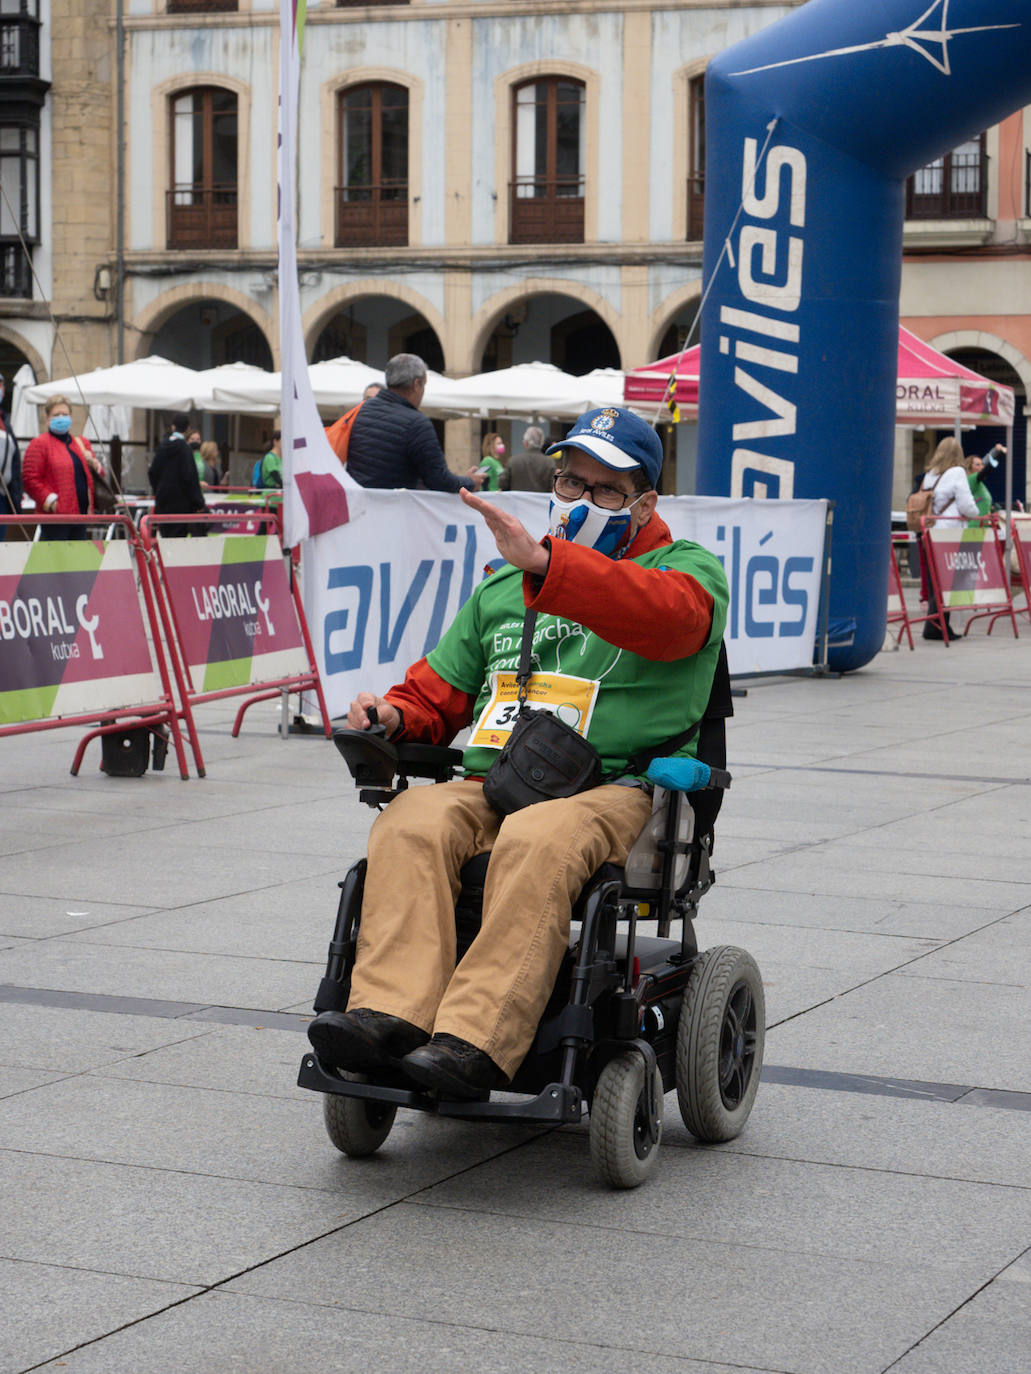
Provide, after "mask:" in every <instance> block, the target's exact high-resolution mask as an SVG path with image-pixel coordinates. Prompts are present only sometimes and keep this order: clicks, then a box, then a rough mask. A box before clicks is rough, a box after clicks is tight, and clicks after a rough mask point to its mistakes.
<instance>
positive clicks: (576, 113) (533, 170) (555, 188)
mask: <svg viewBox="0 0 1031 1374" xmlns="http://www.w3.org/2000/svg"><path fill="white" fill-rule="evenodd" d="M513 102H514V110H513V119H512V139H513V147H512V165H513V171H514V176H513V180H512V183H511V185H510V187H509V206H510V215H511V220H510V225H509V242H511V243H583V241H584V161H585V159H584V144H585V138H586V120H585V119H584V84H583V82H582V81H573V80H571V79H570V78H568V77H564V76H548V77H544V78H542V79H540V80H537V81H528V82H526V83H525V84H524V85H522V86H517V87H516V88H515V91H514V92H513Z"/></svg>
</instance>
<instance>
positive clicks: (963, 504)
mask: <svg viewBox="0 0 1031 1374" xmlns="http://www.w3.org/2000/svg"><path fill="white" fill-rule="evenodd" d="M920 490H921V491H924V492H931V493H932V496H931V510H932V512H933V514H934V515H935V517H937V516H939V515H944V516H957V515H961V516H963V517H964V518H965V519H967V520H972V519H975V518H976V517H977V515H978V514H979V512H978V509H977V502H976V501H975V500H974V498H973V496H972V495H971V494H970V483H969V482H968V480H967V467H966V458H965V457H964V456H963V446H962V445H961V444H960V442H959V440H958V439H956V438H955V437H954V436H953V435H951V434H950V435H949V436H948V437H947V438H945V439H943V440H942V441H941V443H940V444H939V445H938V447H937V448H936V449H935V450H934V456H933V457H932V459H931V461H930V463H929V464H928V465H927V471H926V472H925V473H924V478H923V481H922V482H921V484H920ZM919 549H920V600H921V601H926V602H927V614H928V616H929V617H930V616H936V615H937V613H938V600H937V598H936V596H935V594H934V584H933V583H932V581H931V576H930V572H929V570H928V567H927V555H926V554H925V552H924V543H923V540H922V539H921V540H920V543H919ZM923 637H924V639H934V640H941V641H945V640H948V641H949V642H950V643H955V641H956V640H957V639H958V638H959V636H958V635H957V634H955V633H954V632H953V629H952V624H951V622H950V620H949V613H948V611H946V612H945V633H944V634H942V632H941V629H940V628H939V626H938V625H937V623H936V622H935V621H934V620H931V619H928V620H925V621H924V628H923Z"/></svg>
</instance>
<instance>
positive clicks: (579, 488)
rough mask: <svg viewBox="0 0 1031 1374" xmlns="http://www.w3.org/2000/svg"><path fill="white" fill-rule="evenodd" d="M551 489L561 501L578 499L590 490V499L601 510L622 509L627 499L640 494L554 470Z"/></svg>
mask: <svg viewBox="0 0 1031 1374" xmlns="http://www.w3.org/2000/svg"><path fill="white" fill-rule="evenodd" d="M551 489H552V491H553V492H554V493H555V495H556V496H560V497H561V498H562V500H563V501H579V499H580V497H581V496H583V494H584V492H585V491H587V492H590V494H591V500H592V501H593V502H594V504H595V505H596V506H600V507H601V508H602V510H622V509H623V507H624V506H625V505H626V504H627V502H628V501H629V502H630V503H631V504H632V503H633V502H634V501H635V500H636V499H637V498H638V497H639V496H640V495H641V494H642V493H641V492H636V491H623V490H622V489H621V488H619V487H611V486H609V485H608V484H607V483H605V482H585V481H583V480H582V479H581V478H579V477H574V476H573V475H572V473H569V472H556V474H555V477H554V479H553V481H552V484H551Z"/></svg>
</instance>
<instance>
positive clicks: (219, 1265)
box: [0, 1152, 379, 1287]
mask: <svg viewBox="0 0 1031 1374" xmlns="http://www.w3.org/2000/svg"><path fill="white" fill-rule="evenodd" d="M0 1168H2V1171H3V1176H4V1180H5V1184H6V1186H7V1188H8V1190H9V1191H8V1197H9V1198H10V1199H11V1201H10V1202H9V1203H8V1205H7V1206H6V1207H5V1216H4V1241H3V1247H4V1253H5V1254H6V1255H7V1257H8V1258H10V1259H16V1260H27V1261H32V1262H34V1263H39V1264H59V1265H65V1266H67V1267H69V1268H75V1269H87V1270H96V1271H100V1272H104V1273H108V1274H121V1275H124V1276H126V1277H131V1278H142V1279H160V1280H163V1281H166V1282H174V1283H185V1284H189V1285H194V1286H201V1287H204V1286H207V1285H209V1284H213V1283H218V1282H219V1281H220V1280H222V1279H224V1278H226V1277H227V1276H228V1275H230V1274H235V1273H239V1272H240V1271H241V1270H243V1269H247V1268H249V1267H251V1266H252V1265H255V1264H261V1263H262V1262H263V1261H264V1260H266V1259H269V1258H271V1257H273V1256H275V1255H279V1254H282V1253H283V1252H284V1251H285V1250H289V1249H291V1248H292V1247H293V1246H295V1245H300V1244H303V1243H304V1242H305V1241H308V1240H310V1239H311V1238H312V1237H313V1236H318V1235H321V1234H324V1233H325V1232H327V1231H329V1230H331V1229H332V1228H333V1227H335V1226H339V1225H341V1224H342V1223H343V1222H345V1221H350V1220H354V1219H355V1218H356V1217H359V1216H362V1215H364V1213H365V1212H367V1211H369V1210H372V1209H373V1208H375V1207H376V1206H378V1205H379V1201H378V1200H376V1199H374V1198H373V1197H371V1196H370V1198H369V1200H368V1201H366V1202H364V1203H358V1202H357V1201H356V1200H355V1199H354V1198H353V1197H352V1198H346V1199H345V1198H342V1197H341V1196H340V1194H339V1192H338V1191H329V1190H326V1191H322V1192H320V1191H317V1190H315V1189H311V1188H295V1187H292V1186H289V1185H288V1184H285V1183H284V1184H278V1185H277V1184H270V1183H253V1182H249V1181H245V1180H240V1179H226V1178H213V1177H206V1176H203V1175H197V1174H187V1173H183V1172H180V1171H178V1170H169V1169H158V1168H132V1167H127V1166H126V1165H123V1164H102V1163H97V1162H92V1161H90V1162H87V1161H83V1160H77V1159H69V1158H68V1157H67V1156H62V1157H55V1156H53V1155H44V1154H37V1155H30V1154H23V1153H13V1152H11V1153H5V1154H4V1155H3V1157H2V1159H0ZM19 1199H24V1201H22V1202H19Z"/></svg>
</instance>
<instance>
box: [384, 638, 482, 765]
mask: <svg viewBox="0 0 1031 1374" xmlns="http://www.w3.org/2000/svg"><path fill="white" fill-rule="evenodd" d="M383 695H384V698H385V699H386V700H387V701H389V702H390V704H391V706H396V707H397V709H398V710H399V711H400V712H401V714H402V716H403V717H404V728H403V730H402V731H401V733H400V734H398V735H395V736H394V738H395V739H410V740H418V741H420V743H422V744H450V743H451V741H452V740H453V739H454V737H455V736H456V735H457V734H458V732H459V730H461V729H463V728H464V727H465V726H466V725H468V724H469V722H470V721H471V720H472V718H473V706H474V705H475V704H476V698H475V697H474V696H471V695H470V694H469V693H468V692H460V691H459V690H458V688H457V687H452V686H451V683H450V682H445V681H444V679H443V678H442V677H441V676H440V674H439V673H435V672H434V671H433V669H432V668H431V667H430V665H429V664H428V663H427V662H426V660H425V659H424V658H420V659H419V660H418V662H417V663H413V664H412V666H411V667H410V668H409V669H408V671H407V673H405V680H404V682H401V683H399V684H398V685H397V686H396V687H391V688H390V690H389V691H387V692H384V694H383Z"/></svg>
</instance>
